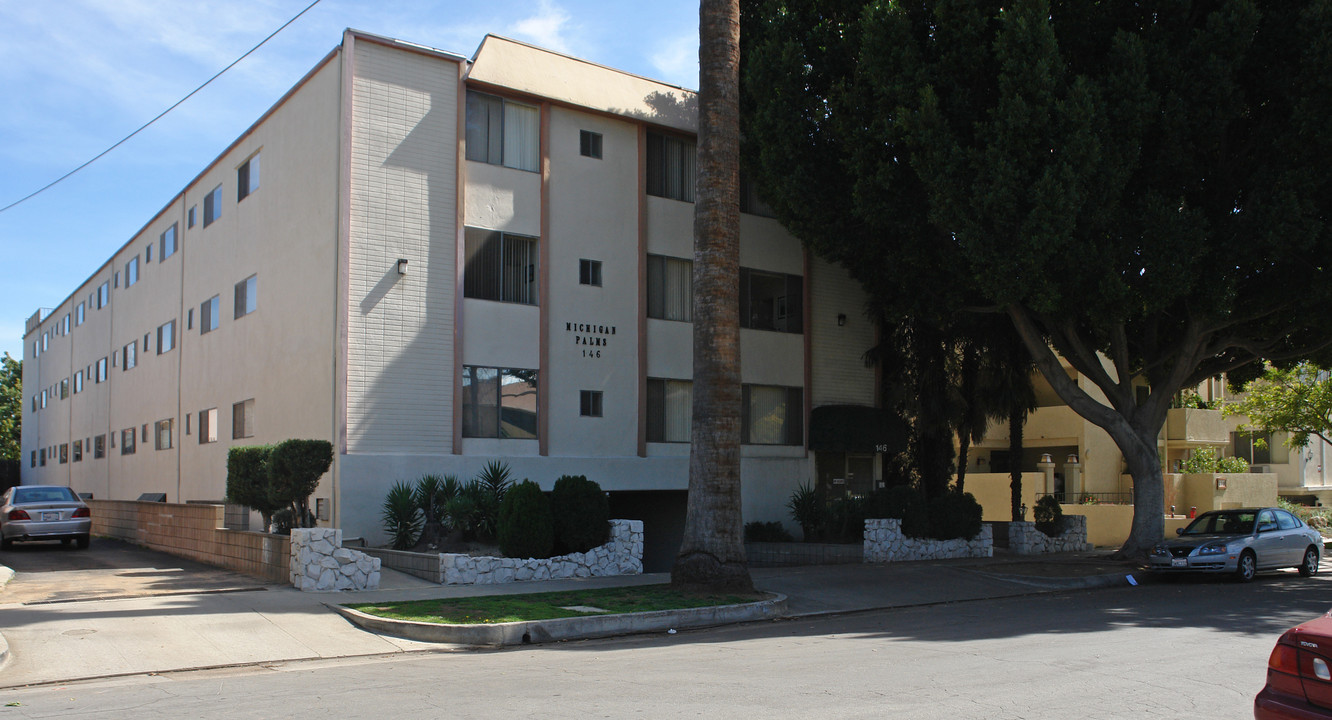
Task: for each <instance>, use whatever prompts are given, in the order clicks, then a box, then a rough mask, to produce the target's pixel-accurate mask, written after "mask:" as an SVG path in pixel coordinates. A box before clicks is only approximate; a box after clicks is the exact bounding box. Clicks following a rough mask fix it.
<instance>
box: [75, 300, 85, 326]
mask: <svg viewBox="0 0 1332 720" xmlns="http://www.w3.org/2000/svg"><path fill="white" fill-rule="evenodd" d="M83 308H84V304H83V303H79V306H78V307H76V308H74V327H78V326H80V325H82V324H83Z"/></svg>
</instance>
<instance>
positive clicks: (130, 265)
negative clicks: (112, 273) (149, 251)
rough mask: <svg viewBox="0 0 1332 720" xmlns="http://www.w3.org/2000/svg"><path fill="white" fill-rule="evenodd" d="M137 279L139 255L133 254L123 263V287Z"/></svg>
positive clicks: (128, 285)
mask: <svg viewBox="0 0 1332 720" xmlns="http://www.w3.org/2000/svg"><path fill="white" fill-rule="evenodd" d="M138 281H139V256H138V255H135V256H134V257H133V258H130V261H129V262H127V263H125V287H130V286H132V285H133V284H134V283H136V282H138Z"/></svg>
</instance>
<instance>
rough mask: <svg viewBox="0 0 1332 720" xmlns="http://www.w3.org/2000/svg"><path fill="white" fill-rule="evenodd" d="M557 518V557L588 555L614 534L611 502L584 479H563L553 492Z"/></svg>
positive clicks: (592, 482)
mask: <svg viewBox="0 0 1332 720" xmlns="http://www.w3.org/2000/svg"><path fill="white" fill-rule="evenodd" d="M550 510H551V513H552V514H554V516H555V553H556V554H558V555H564V554H567V553H576V552H586V551H588V550H591V549H592V548H594V547H597V546H598V545H603V544H605V542H606V538H607V536H608V535H609V534H610V500H609V499H607V497H606V493H605V492H603V491H602V489H601V486H600V485H598V484H597V483H596V482H595V481H592V480H588V479H587V478H586V477H584V476H582V475H563V476H561V477H560V479H558V480H556V481H555V488H554V489H553V490H551V492H550Z"/></svg>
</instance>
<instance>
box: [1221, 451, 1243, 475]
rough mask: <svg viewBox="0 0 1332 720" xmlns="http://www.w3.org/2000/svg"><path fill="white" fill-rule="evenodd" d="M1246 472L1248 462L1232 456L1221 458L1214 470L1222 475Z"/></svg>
mask: <svg viewBox="0 0 1332 720" xmlns="http://www.w3.org/2000/svg"><path fill="white" fill-rule="evenodd" d="M1248 471H1249V461H1248V460H1245V459H1244V458H1242V457H1238V456H1234V455H1232V456H1231V457H1223V458H1221V461H1220V462H1219V463H1217V468H1216V472H1223V473H1246V472H1248Z"/></svg>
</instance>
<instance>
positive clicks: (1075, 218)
mask: <svg viewBox="0 0 1332 720" xmlns="http://www.w3.org/2000/svg"><path fill="white" fill-rule="evenodd" d="M745 33H746V38H747V40H746V42H747V44H746V54H745V64H746V67H745V75H744V78H745V89H746V99H745V106H746V112H747V117H746V121H745V125H744V129H745V133H746V137H747V140H748V146H747V147H748V153H749V157H750V159H751V160H752V161H753V163H752V165H753V168H754V170H755V172H756V175H757V176H758V180H759V185H760V187H761V188H762V189H763V192H764V194H765V196H766V199H767V200H768V201H769V203H770V204H771V205H773V206H774V208H775V209H776V211H777V214H778V216H779V218H780V219H781V220H782V221H783V222H784V223H786V224H787V226H788V227H790V228H791V229H792V230H793V232H795V233H796V234H797V235H798V236H799V237H801V238H802V239H803V240H805V241H806V242H808V243H809V244H810V245H811V246H812V247H813V248H814V249H815V250H816V251H818V252H820V253H821V254H823V255H824V256H826V257H829V258H831V259H833V260H836V261H839V262H841V263H843V264H844V265H846V266H847V267H848V268H850V269H851V272H852V274H853V275H854V276H855V277H856V278H857V279H859V280H861V282H862V283H864V284H865V285H866V287H867V288H870V289H871V294H872V295H873V296H875V297H882V296H891V295H893V294H894V293H895V294H896V295H897V296H898V297H904V298H907V301H906V302H908V303H914V304H916V305H919V304H920V303H921V302H922V300H921V298H925V299H927V300H928V301H929V302H934V303H937V304H938V305H939V306H940V307H939V308H936V309H935V312H941V311H943V312H948V311H971V312H990V313H994V314H995V317H996V320H1000V319H1003V318H1007V320H1009V321H1011V323H1012V324H1013V327H1014V328H1015V329H1016V331H1017V332H1018V334H1019V336H1020V337H1021V338H1022V340H1023V344H1024V345H1025V346H1026V348H1027V350H1028V351H1029V352H1030V353H1031V355H1032V357H1033V358H1034V360H1035V363H1036V365H1037V367H1038V368H1039V369H1040V371H1041V372H1042V374H1043V375H1044V376H1045V377H1046V378H1047V379H1048V380H1049V382H1050V384H1051V386H1052V387H1053V388H1054V390H1055V392H1056V393H1058V394H1059V396H1060V397H1061V398H1062V399H1063V400H1064V401H1065V402H1066V403H1068V405H1069V406H1070V407H1071V408H1072V409H1073V410H1074V411H1076V412H1077V413H1078V414H1080V415H1081V416H1082V417H1084V418H1086V419H1087V420H1089V421H1091V422H1093V423H1095V424H1096V425H1098V426H1100V427H1101V428H1103V429H1104V430H1105V431H1106V432H1107V433H1108V434H1109V435H1110V437H1111V438H1113V440H1114V441H1115V443H1116V444H1117V445H1118V446H1119V448H1120V450H1121V452H1122V453H1123V455H1124V458H1125V461H1126V463H1127V465H1128V469H1129V471H1130V473H1131V474H1132V475H1133V479H1134V489H1135V498H1134V502H1135V512H1134V520H1133V526H1132V531H1131V533H1130V536H1129V538H1128V541H1127V543H1126V544H1125V546H1124V548H1123V551H1124V552H1125V553H1130V554H1131V553H1141V552H1145V551H1146V549H1147V548H1149V547H1150V545H1151V544H1152V543H1153V542H1155V540H1156V539H1158V538H1159V537H1160V536H1161V535H1162V531H1163V518H1162V507H1163V496H1164V488H1163V483H1162V468H1161V462H1160V458H1159V456H1158V449H1157V438H1158V436H1159V433H1160V430H1161V427H1162V425H1163V423H1164V421H1165V416H1166V411H1167V409H1168V408H1169V406H1170V400H1171V398H1172V397H1174V395H1175V394H1176V393H1177V392H1178V391H1179V390H1180V389H1181V388H1184V387H1189V386H1191V385H1194V384H1196V383H1198V382H1200V381H1201V380H1203V379H1205V378H1207V377H1210V376H1212V375H1215V374H1218V373H1221V372H1226V371H1229V370H1232V369H1235V368H1239V367H1243V366H1245V365H1247V364H1251V363H1253V362H1254V361H1255V360H1257V359H1259V358H1268V359H1275V360H1281V359H1289V358H1297V357H1303V356H1306V355H1309V354H1310V353H1312V352H1314V351H1316V350H1318V349H1319V348H1321V347H1323V346H1324V345H1326V344H1327V343H1328V342H1329V340H1332V313H1328V312H1327V310H1326V308H1327V307H1328V306H1329V304H1328V303H1329V300H1330V299H1332V298H1329V295H1332V283H1329V282H1328V277H1327V273H1326V272H1325V269H1324V263H1325V262H1326V260H1327V258H1329V257H1332V253H1330V251H1332V235H1330V234H1329V229H1328V227H1327V225H1326V221H1327V217H1328V211H1329V209H1332V208H1330V207H1329V203H1332V192H1330V191H1332V187H1329V185H1330V184H1332V174H1329V173H1327V172H1326V168H1327V167H1328V166H1329V165H1330V164H1332V163H1330V161H1332V4H1329V3H1328V2H1301V3H1257V2H1253V1H1252V0H1214V1H1212V2H1188V1H1181V0H1140V1H1137V2H1130V1H1128V0H1121V1H1117V2H1116V1H1112V2H1093V1H1091V0H1078V1H1069V2H1047V1H1046V0H1014V1H1012V2H1003V3H1001V2H993V1H989V2H987V1H974V0H965V1H964V0H924V1H917V2H911V3H905V2H891V1H884V0H878V1H874V0H869V1H866V0H752V1H749V2H747V4H746V26H745ZM940 288H953V289H956V288H961V289H962V291H960V292H955V291H947V292H940ZM977 299H979V300H980V302H976V300H977ZM1056 353H1057V354H1058V355H1057V354H1056ZM1060 355H1062V357H1063V358H1064V359H1065V360H1066V361H1067V362H1068V363H1069V364H1070V365H1071V366H1072V367H1073V368H1074V369H1075V370H1076V371H1077V373H1078V374H1079V375H1080V376H1081V377H1082V378H1085V381H1086V382H1089V383H1090V384H1093V385H1095V387H1096V388H1097V389H1098V390H1099V391H1100V392H1099V394H1100V395H1103V397H1097V396H1094V395H1093V394H1091V393H1089V392H1087V391H1086V390H1085V389H1084V388H1083V387H1082V386H1080V384H1079V382H1078V381H1077V380H1075V379H1074V378H1072V377H1070V376H1069V374H1068V373H1067V372H1065V371H1064V370H1063V368H1062V366H1061V363H1060V360H1059V356H1060Z"/></svg>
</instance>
